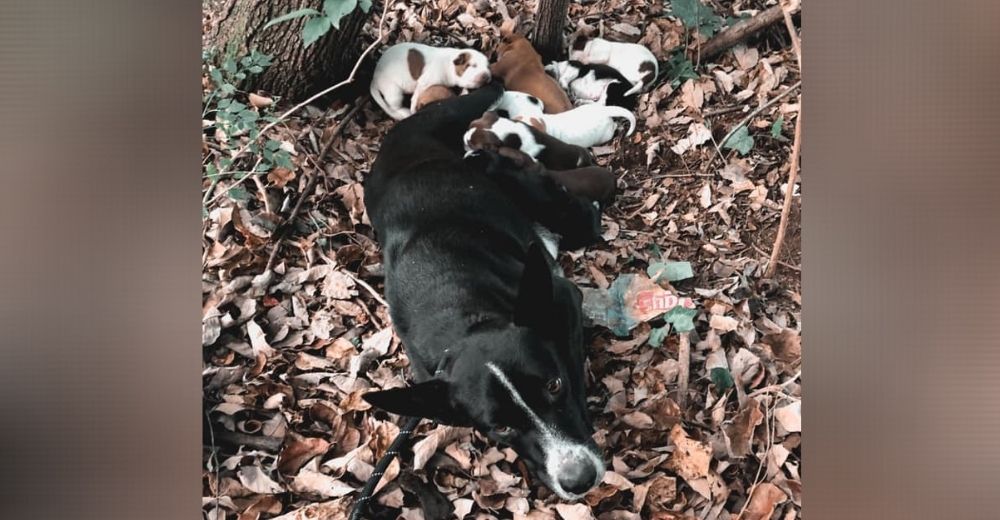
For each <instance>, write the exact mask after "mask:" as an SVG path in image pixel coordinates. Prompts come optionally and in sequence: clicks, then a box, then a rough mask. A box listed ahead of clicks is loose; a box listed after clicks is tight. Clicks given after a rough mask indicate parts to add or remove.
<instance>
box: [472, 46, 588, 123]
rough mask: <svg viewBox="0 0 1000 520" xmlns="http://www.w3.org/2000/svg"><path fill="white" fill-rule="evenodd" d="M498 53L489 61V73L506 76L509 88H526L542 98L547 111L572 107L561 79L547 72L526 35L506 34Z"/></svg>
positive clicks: (554, 112)
mask: <svg viewBox="0 0 1000 520" xmlns="http://www.w3.org/2000/svg"><path fill="white" fill-rule="evenodd" d="M497 55H498V56H499V59H498V60H497V62H496V63H494V64H493V65H490V73H491V74H493V76H494V77H499V78H501V79H503V83H504V86H505V87H506V88H507V90H516V91H519V92H525V93H528V94H531V95H533V96H535V97H537V98H538V99H540V100H542V103H544V104H545V113H546V114H558V113H560V112H565V111H567V110H570V109H572V108H573V102H571V101H570V100H569V96H567V95H566V92H565V91H563V89H562V87H560V86H559V83H557V82H556V80H554V79H552V77H551V76H549V75H548V74H546V73H545V67H544V66H543V65H542V57H541V56H540V55H539V54H538V53H537V52H536V51H535V48H534V47H532V46H531V42H529V41H528V39H527V38H525V37H524V36H521V35H520V34H513V33H512V34H508V35H506V36H504V38H503V43H502V44H501V45H500V49H499V50H498V51H497Z"/></svg>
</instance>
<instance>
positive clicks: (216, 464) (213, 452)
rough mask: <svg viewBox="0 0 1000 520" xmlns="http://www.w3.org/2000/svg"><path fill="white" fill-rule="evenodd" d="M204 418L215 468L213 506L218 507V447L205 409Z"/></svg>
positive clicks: (210, 420)
mask: <svg viewBox="0 0 1000 520" xmlns="http://www.w3.org/2000/svg"><path fill="white" fill-rule="evenodd" d="M205 420H206V421H208V436H209V440H210V441H211V442H212V467H213V468H214V469H215V493H214V495H215V507H219V455H218V451H217V450H218V448H216V447H215V428H214V427H213V426H212V417H211V416H210V415H209V414H208V411H205Z"/></svg>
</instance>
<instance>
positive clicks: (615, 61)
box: [569, 34, 660, 96]
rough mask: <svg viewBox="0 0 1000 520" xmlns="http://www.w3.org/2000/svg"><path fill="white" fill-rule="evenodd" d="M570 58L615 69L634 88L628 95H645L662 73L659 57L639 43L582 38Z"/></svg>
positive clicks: (582, 36)
mask: <svg viewBox="0 0 1000 520" xmlns="http://www.w3.org/2000/svg"><path fill="white" fill-rule="evenodd" d="M569 59H571V60H575V61H579V62H581V63H586V64H595V63H596V64H602V65H608V66H610V67H613V68H614V69H615V70H617V71H618V72H621V74H622V76H625V78H626V79H627V80H628V81H629V83H631V84H632V85H633V86H632V88H631V89H629V90H628V91H627V92H625V95H626V96H628V95H631V94H636V93H638V92H642V91H643V89H645V88H647V87H649V86H650V85H652V84H653V80H654V79H656V76H657V75H658V74H659V73H660V68H659V64H658V63H657V62H656V56H653V53H652V52H650V51H649V49H647V48H645V47H643V46H642V45H639V44H637V43H621V42H613V41H609V40H605V39H604V38H590V37H588V36H585V35H582V34H581V35H579V36H577V37H576V39H574V40H573V44H572V46H571V47H570V51H569Z"/></svg>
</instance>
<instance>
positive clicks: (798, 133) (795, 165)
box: [764, 112, 802, 278]
mask: <svg viewBox="0 0 1000 520" xmlns="http://www.w3.org/2000/svg"><path fill="white" fill-rule="evenodd" d="M801 149H802V112H799V117H798V118H796V119H795V142H793V143H792V165H791V167H790V168H789V171H788V189H787V190H785V205H784V206H782V208H781V220H780V221H779V222H778V235H777V236H775V237H774V247H773V248H772V249H771V259H770V261H768V263H767V270H765V271H764V278H771V277H773V276H774V271H775V270H777V268H778V255H780V254H781V246H782V243H783V242H784V240H785V231H787V230H788V214H789V213H791V210H792V194H793V193H795V179H796V178H798V174H799V151H800V150H801Z"/></svg>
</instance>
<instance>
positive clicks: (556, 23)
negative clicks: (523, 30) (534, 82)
mask: <svg viewBox="0 0 1000 520" xmlns="http://www.w3.org/2000/svg"><path fill="white" fill-rule="evenodd" d="M568 12H569V0H539V2H538V15H537V16H536V17H535V37H534V41H533V42H532V43H533V44H534V45H535V50H537V51H538V54H541V55H542V60H543V61H545V62H546V63H548V62H550V61H553V60H557V59H559V58H562V57H563V56H564V53H565V52H566V45H565V44H564V42H563V29H565V28H566V14H567V13H568Z"/></svg>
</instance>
